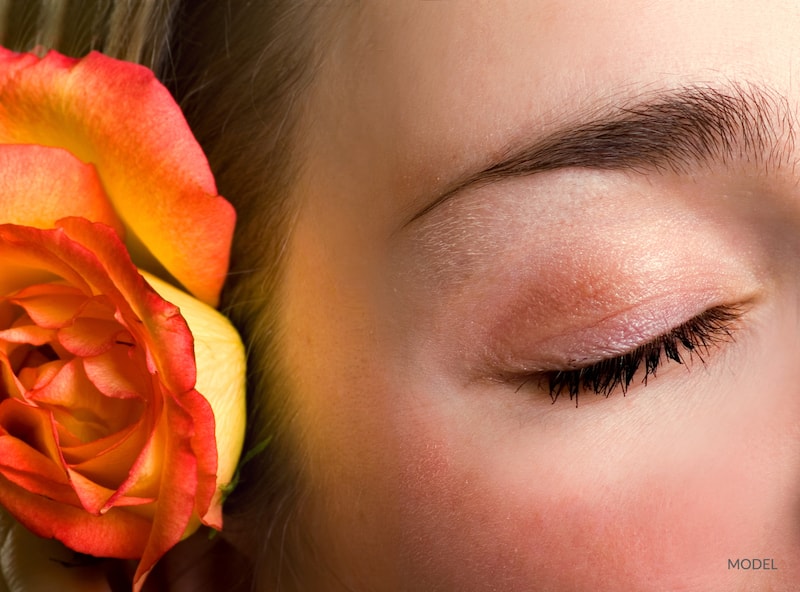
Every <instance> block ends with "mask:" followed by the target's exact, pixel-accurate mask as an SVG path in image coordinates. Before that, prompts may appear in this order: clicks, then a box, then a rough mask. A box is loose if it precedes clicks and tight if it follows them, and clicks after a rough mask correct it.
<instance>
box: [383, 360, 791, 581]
mask: <svg viewBox="0 0 800 592" xmlns="http://www.w3.org/2000/svg"><path fill="white" fill-rule="evenodd" d="M786 368H787V366H786V365H785V364H780V363H775V364H774V366H773V367H772V368H765V369H763V370H764V371H765V372H767V373H769V372H777V373H778V374H772V376H773V377H777V379H774V381H773V382H772V383H771V384H772V386H771V389H770V391H771V392H769V393H766V392H761V393H760V394H761V395H764V396H765V397H772V402H765V401H767V399H766V398H765V399H763V400H758V399H760V398H761V397H759V396H757V395H755V393H759V390H758V388H757V386H756V385H757V384H758V382H759V380H760V379H762V378H763V377H759V376H756V377H753V379H752V380H747V379H744V380H742V381H740V382H739V383H738V384H737V386H738V387H739V388H741V389H743V390H742V392H743V393H749V395H752V397H745V398H744V400H743V402H742V404H741V405H736V404H734V405H732V406H731V409H729V410H727V411H726V410H722V409H713V408H712V407H711V406H709V408H708V409H707V408H706V407H703V406H701V407H700V408H698V409H696V410H695V412H694V413H693V414H688V413H687V414H686V415H684V416H681V421H678V420H677V419H676V418H675V417H672V418H670V419H665V420H663V421H660V420H654V421H653V422H652V424H651V425H650V427H649V428H648V429H643V430H637V429H633V428H632V427H631V425H628V427H627V428H626V427H625V426H626V424H625V423H624V422H623V423H615V424H614V425H611V424H610V423H608V422H605V423H604V422H602V421H598V422H597V424H596V427H595V429H594V430H593V431H592V430H586V428H585V424H580V425H581V427H580V428H577V427H576V430H577V429H581V430H582V432H580V433H578V432H576V433H573V434H571V435H570V434H569V430H564V431H563V433H561V434H560V435H561V436H562V437H559V438H554V437H551V436H552V434H551V433H548V430H547V429H544V430H542V433H541V434H537V433H536V432H537V426H534V425H527V426H521V427H520V426H518V427H517V431H516V433H514V431H513V430H510V431H508V432H507V433H506V434H505V435H499V434H497V433H494V434H492V433H490V431H489V430H486V429H483V428H482V427H481V423H484V422H485V423H488V422H490V421H491V417H492V415H491V412H488V411H487V412H485V413H481V414H479V415H480V419H479V418H476V419H475V421H474V422H470V420H469V418H467V417H464V415H463V414H458V415H457V416H453V415H450V413H449V410H445V407H436V406H427V407H426V408H425V412H424V413H420V414H419V415H416V416H414V417H413V418H411V419H410V420H409V418H406V419H407V420H408V421H406V422H405V423H404V425H405V426H407V429H408V430H409V432H408V433H407V434H406V435H405V436H403V441H404V442H406V443H407V444H406V445H405V446H404V448H403V452H402V457H403V458H404V459H405V460H406V461H407V462H406V465H405V471H404V473H403V478H402V479H400V492H399V496H398V499H399V500H401V501H400V507H401V511H400V513H399V516H400V518H399V521H400V528H399V532H400V533H401V542H400V547H401V549H400V552H399V553H398V555H399V556H402V557H403V561H404V566H403V570H402V572H401V573H403V574H404V575H405V577H406V578H407V580H406V581H407V582H409V584H408V585H409V586H410V585H411V584H410V582H414V583H415V584H416V585H417V586H420V588H419V589H430V590H465V591H467V590H476V591H477V590H504V591H517V590H518V591H528V590H531V589H536V590H554V591H562V590H631V591H633V590H654V589H663V590H667V589H669V590H717V589H738V588H737V587H738V586H745V589H752V587H753V586H755V587H756V588H757V589H763V586H778V588H776V589H782V588H781V587H780V586H781V585H788V583H789V582H796V581H798V577H800V572H798V568H797V564H796V557H798V554H799V553H800V548H799V547H798V543H800V528H798V526H799V525H800V495H799V494H798V492H800V470H798V469H800V462H799V461H798V453H797V451H798V449H800V444H799V443H800V439H798V435H797V431H798V430H797V428H796V427H795V426H794V425H793V424H796V420H794V421H793V420H792V418H796V417H798V411H799V409H798V404H797V403H796V402H790V397H789V396H788V395H789V393H790V392H791V391H790V390H788V385H791V384H797V379H798V377H797V376H792V375H791V372H789V371H787V370H786ZM781 372H782V374H781ZM766 375H769V374H766ZM728 386H730V385H728ZM748 389H749V390H748ZM795 390H796V389H795ZM640 396H642V397H643V396H646V395H645V394H641V395H640ZM792 398H793V399H796V397H792ZM630 400H631V401H633V398H632V397H630ZM644 401H645V400H644V399H642V400H641V401H640V403H644ZM606 403H607V404H609V406H610V405H614V404H615V402H613V401H611V400H609V401H607V402H606ZM626 403H627V400H621V401H619V402H618V404H619V405H620V406H621V405H624V404H626ZM653 405H655V406H657V405H656V404H653ZM641 407H642V408H643V407H644V405H642V406H641ZM438 411H441V413H439V412H438ZM577 411H578V412H580V411H582V410H577ZM636 412H637V410H636V408H635V407H633V406H631V411H630V413H636ZM456 421H457V422H459V423H460V425H461V426H464V427H466V428H467V429H461V428H456V427H453V426H454V425H456V424H455V423H454V422H456ZM576 423H577V422H576ZM448 426H450V427H449V428H448ZM562 427H563V426H562ZM745 557H746V558H751V559H752V558H772V559H774V565H775V567H777V568H778V569H777V570H776V571H761V572H755V571H751V572H742V571H737V570H729V569H728V563H727V562H728V559H732V560H735V559H737V558H745ZM781 583H782V584H781ZM747 586H750V588H748V587H747Z"/></svg>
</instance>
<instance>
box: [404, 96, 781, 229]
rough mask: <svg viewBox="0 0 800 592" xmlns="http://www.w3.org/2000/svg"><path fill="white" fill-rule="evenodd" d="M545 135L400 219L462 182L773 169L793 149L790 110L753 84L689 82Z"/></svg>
mask: <svg viewBox="0 0 800 592" xmlns="http://www.w3.org/2000/svg"><path fill="white" fill-rule="evenodd" d="M580 119H582V121H581V122H579V123H573V124H570V125H566V126H562V127H561V128H560V129H559V130H558V131H556V132H554V133H551V134H548V135H547V136H545V137H543V138H540V139H537V140H534V141H533V142H526V143H523V144H522V145H515V146H511V147H509V148H507V149H506V150H505V151H504V153H503V154H502V155H501V156H500V157H499V158H498V159H497V160H496V161H494V162H492V163H491V164H490V165H489V166H487V167H485V168H483V169H481V170H479V171H478V172H474V173H469V174H466V175H464V176H463V177H462V178H461V179H458V180H457V181H456V182H454V183H453V184H452V185H451V186H449V187H448V188H447V189H446V190H445V191H444V192H443V193H441V194H439V195H438V197H436V198H435V199H434V200H433V201H432V202H430V203H429V204H428V205H427V206H426V207H425V208H423V209H422V210H421V211H419V212H417V213H416V214H415V215H414V216H413V217H412V218H411V219H410V220H409V221H408V222H407V223H406V225H408V224H410V223H411V222H413V221H414V220H417V219H418V218H420V217H422V216H424V215H425V214H427V213H428V212H430V211H431V210H432V209H434V208H436V207H437V206H439V205H440V204H442V203H444V202H445V201H448V200H449V199H451V198H452V197H453V196H455V195H456V194H457V193H459V192H461V191H463V190H464V189H466V188H471V187H475V186H479V185H485V184H490V183H495V182H498V181H501V180H504V179H508V178H513V177H520V176H526V175H533V174H536V173H540V172H544V171H551V170H554V169H561V168H568V167H579V168H591V169H600V170H632V171H638V172H642V173H646V172H652V171H657V172H658V171H660V172H664V171H673V172H675V173H679V174H680V173H685V172H687V171H688V170H690V169H691V168H692V167H696V166H698V165H701V164H703V163H709V162H712V161H714V162H719V163H723V164H725V163H729V162H732V161H742V160H745V161H746V162H750V163H756V164H760V165H761V164H763V165H765V167H767V168H770V167H778V166H780V165H781V164H786V163H787V162H788V159H789V158H791V157H792V154H793V151H794V114H793V112H792V111H791V109H790V108H789V102H788V100H787V99H786V98H785V97H784V96H782V95H781V94H780V93H778V92H776V91H773V90H771V89H768V88H764V87H762V86H758V85H755V84H728V85H727V86H722V87H715V86H703V85H692V86H686V87H681V88H678V89H675V90H669V91H665V92H659V93H654V94H652V95H647V96H644V97H638V98H637V99H635V100H630V101H626V103H625V104H623V105H621V106H618V107H616V108H612V109H610V110H607V111H606V112H604V113H603V114H602V115H600V116H595V117H592V116H588V117H587V116H583V117H582V118H580Z"/></svg>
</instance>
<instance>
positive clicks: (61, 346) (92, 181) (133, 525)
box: [0, 51, 244, 589]
mask: <svg viewBox="0 0 800 592" xmlns="http://www.w3.org/2000/svg"><path fill="white" fill-rule="evenodd" d="M3 143H5V144H3ZM232 228H233V210H232V208H231V206H230V204H228V202H227V201H225V200H224V199H223V198H221V197H219V196H217V195H216V188H215V186H214V182H213V179H212V178H211V175H210V173H209V170H208V165H207V163H206V161H205V158H204V156H203V154H202V152H201V151H200V148H199V147H198V146H197V144H196V143H195V141H194V139H193V138H192V136H191V134H189V132H188V128H187V126H186V123H185V121H184V120H183V118H182V116H181V114H180V111H179V110H178V108H177V106H176V105H175V104H174V102H172V99H171V98H170V97H169V94H168V93H167V91H166V90H164V89H163V88H162V87H161V86H160V85H158V83H157V82H155V80H154V79H153V77H152V75H151V74H149V73H148V72H147V71H146V70H144V69H143V68H140V67H138V66H133V65H131V64H126V63H123V62H117V61H115V60H111V59H109V58H105V57H103V56H101V55H99V54H92V55H90V56H89V57H87V58H85V59H84V60H81V61H76V60H70V59H67V58H64V57H63V56H59V55H58V54H54V53H50V54H48V56H47V57H45V58H44V59H39V58H37V57H35V56H31V55H16V54H10V53H5V52H4V51H2V52H0V371H1V372H2V375H1V376H2V385H1V386H0V505H2V506H3V507H5V508H6V509H7V510H8V511H9V512H10V513H11V514H12V515H13V516H14V517H15V518H16V519H17V520H19V522H21V523H22V524H24V525H25V526H26V527H27V528H29V529H30V530H31V531H33V532H34V533H36V534H38V535H40V536H43V537H53V538H56V539H58V540H60V541H62V542H63V543H64V544H66V545H67V546H68V547H70V548H72V549H74V550H76V551H79V552H82V553H87V554H92V555H97V556H103V557H119V558H138V559H140V563H139V566H138V569H137V572H136V575H135V579H134V582H135V586H134V588H135V589H138V588H139V587H141V585H142V582H143V578H144V576H145V575H146V574H147V573H148V572H149V570H150V569H152V567H153V565H154V564H155V563H156V561H158V559H159V558H160V557H161V556H162V555H163V554H164V553H166V551H167V550H169V549H170V548H171V547H172V546H173V545H174V544H176V543H177V542H178V541H180V540H181V538H183V537H184V536H186V535H188V534H189V533H191V532H192V531H193V530H194V529H196V528H197V527H198V526H199V525H200V524H201V523H204V524H207V525H210V526H212V527H215V528H221V524H222V522H221V520H222V519H221V514H222V512H221V497H222V496H221V492H222V489H223V488H224V486H225V485H226V484H227V483H228V482H229V481H230V480H231V478H232V475H233V472H234V469H235V465H236V462H237V459H238V455H239V452H240V449H241V443H242V438H243V432H244V365H243V364H244V362H243V360H244V355H243V348H242V345H241V342H240V341H239V339H238V336H237V335H236V333H235V331H234V330H233V328H232V327H231V326H230V324H229V323H228V322H227V321H226V320H225V319H224V317H222V316H221V315H219V314H218V313H217V312H216V311H214V310H213V309H212V308H210V307H209V306H208V305H206V304H203V303H201V302H199V301H197V300H195V299H194V298H192V297H191V296H189V295H188V294H186V293H184V292H182V291H181V290H180V289H178V288H176V287H175V286H173V285H171V284H170V283H169V282H173V283H174V282H176V281H177V282H180V284H181V285H182V286H183V287H185V288H187V289H188V290H190V291H191V292H192V293H194V294H195V295H196V296H198V297H199V298H201V299H202V300H204V301H205V302H208V303H212V304H213V303H216V301H217V298H218V295H219V291H220V288H221V285H222V281H223V279H224V276H225V273H226V271H227V261H228V250H229V245H230V241H231V234H232ZM122 237H125V238H124V242H123V238H122ZM137 267H138V268H139V269H137ZM142 269H146V270H148V271H150V272H152V273H154V274H155V276H161V278H162V279H158V278H157V277H155V276H154V275H150V274H148V273H146V272H144V271H142V272H141V273H143V274H144V275H145V277H146V278H147V281H145V279H144V278H143V277H142V275H140V270H142ZM164 279H166V280H167V281H166V282H165V281H163V280H164ZM148 282H149V283H148ZM151 285H152V287H151ZM154 288H155V289H154ZM156 290H157V291H158V292H156ZM159 293H160V294H161V295H159ZM162 296H163V297H162ZM165 298H166V300H165Z"/></svg>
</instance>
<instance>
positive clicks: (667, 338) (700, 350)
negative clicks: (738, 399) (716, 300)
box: [517, 304, 745, 406]
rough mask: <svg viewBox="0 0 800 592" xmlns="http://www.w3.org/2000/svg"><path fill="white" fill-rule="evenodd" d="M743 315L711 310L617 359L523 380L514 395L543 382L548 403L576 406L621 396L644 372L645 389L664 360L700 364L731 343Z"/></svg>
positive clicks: (736, 310)
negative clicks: (587, 398)
mask: <svg viewBox="0 0 800 592" xmlns="http://www.w3.org/2000/svg"><path fill="white" fill-rule="evenodd" d="M744 312H745V311H744V306H743V305H738V304H737V305H720V306H716V307H712V308H710V309H707V310H705V311H704V312H702V313H700V314H699V315H697V316H695V317H693V318H691V319H689V320H688V321H686V322H684V323H682V324H680V325H678V326H677V327H674V328H672V329H670V330H669V331H667V332H666V333H664V334H662V335H660V336H658V337H656V338H655V339H652V340H650V341H647V342H645V343H642V344H640V345H637V346H635V347H634V348H632V349H631V350H629V351H626V352H623V353H622V354H620V355H616V356H610V357H605V358H602V359H600V360H598V361H597V362H594V363H591V364H584V365H581V366H579V367H564V368H560V369H555V370H550V371H547V372H537V373H530V374H528V375H527V376H525V377H523V380H522V382H521V384H520V385H519V387H518V388H517V390H520V389H521V388H522V387H523V386H525V385H526V384H527V383H529V382H531V381H532V380H536V381H537V384H539V385H540V386H541V383H542V382H543V381H544V380H546V381H547V383H548V386H547V389H543V390H547V391H549V394H550V398H551V399H552V402H553V403H555V402H556V400H557V399H558V398H559V396H561V395H562V394H565V393H566V394H568V395H569V398H570V400H572V398H573V397H575V404H576V406H577V404H578V395H579V393H581V392H590V393H591V392H593V393H594V394H602V395H605V396H606V397H608V396H609V395H610V394H611V393H612V392H614V391H615V390H617V389H619V390H621V391H622V393H623V395H624V394H625V393H626V392H627V389H628V388H629V387H630V386H631V385H632V384H633V383H634V377H635V376H637V375H641V374H642V373H643V377H642V380H641V382H643V383H644V384H645V385H647V380H648V377H650V376H652V377H653V378H655V376H656V370H657V369H658V368H659V367H660V366H661V365H663V364H664V363H667V362H669V361H673V362H677V363H679V364H683V363H684V362H685V361H687V358H688V359H691V360H693V359H694V357H695V356H696V357H697V358H698V359H699V360H700V361H701V362H702V363H703V364H705V362H706V357H708V356H709V355H711V354H712V353H713V352H712V349H713V348H714V347H715V346H718V345H721V344H723V343H724V342H729V341H732V333H733V331H734V330H735V329H736V328H737V324H738V322H739V319H740V318H741V316H742V315H743V314H744ZM681 350H683V352H684V353H683V354H682V353H681ZM687 354H688V355H687Z"/></svg>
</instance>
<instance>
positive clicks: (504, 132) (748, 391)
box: [285, 0, 800, 591]
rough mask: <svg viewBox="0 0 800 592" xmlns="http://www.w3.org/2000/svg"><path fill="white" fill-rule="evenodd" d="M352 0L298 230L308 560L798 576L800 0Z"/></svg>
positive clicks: (435, 570) (345, 571)
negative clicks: (359, 2) (311, 547)
mask: <svg viewBox="0 0 800 592" xmlns="http://www.w3.org/2000/svg"><path fill="white" fill-rule="evenodd" d="M349 10H350V12H349V13H348V14H345V15H344V16H343V18H342V19H341V20H340V21H338V22H336V23H335V24H332V27H334V29H333V32H332V33H331V34H332V36H333V37H335V41H334V43H333V46H332V47H330V48H329V49H328V51H327V53H326V57H325V61H324V63H323V67H322V70H321V72H320V74H319V77H318V81H317V85H316V86H315V88H314V91H313V93H312V96H311V101H310V104H309V105H308V109H307V118H306V123H307V131H306V138H307V140H308V150H307V153H306V155H305V162H304V165H305V168H304V172H303V174H302V176H301V179H300V182H299V183H298V185H297V188H296V195H294V196H293V199H295V200H296V201H297V203H298V204H299V213H298V217H297V220H296V226H295V229H294V233H293V235H292V238H291V241H290V243H289V245H288V247H287V252H288V255H289V257H288V272H287V283H286V293H285V302H286V318H285V322H286V330H287V332H286V336H285V339H286V343H287V348H288V352H289V358H288V363H289V370H290V373H291V375H292V376H293V377H294V384H293V387H294V392H295V394H296V397H297V398H296V404H297V407H298V413H297V417H296V429H297V433H298V435H299V436H300V437H301V439H302V441H303V442H304V445H305V447H306V448H305V450H304V451H303V454H304V456H303V460H304V462H305V466H306V468H307V472H308V475H309V476H310V479H311V485H312V495H311V499H312V504H310V506H309V508H311V509H310V510H309V511H310V512H311V514H312V515H311V516H310V517H307V518H306V520H307V522H308V527H309V528H310V529H311V533H312V534H311V538H312V539H313V540H314V542H315V544H316V546H317V547H318V548H319V549H320V552H321V553H322V554H323V556H324V562H325V565H327V568H328V569H329V572H328V573H327V575H328V576H329V577H330V578H331V580H330V581H329V582H325V583H324V586H325V587H320V588H316V589H330V590H332V589H334V588H335V586H334V581H335V580H338V581H339V582H340V583H341V584H342V587H343V588H347V587H349V588H350V589H353V590H359V591H360V590H381V591H383V590H387V591H390V590H391V591H393V590H398V591H399V590H408V591H417V590H458V591H469V590H479V591H486V590H502V591H523V590H524V591H530V590H570V591H575V590H587V591H588V590H591V591H595V590H630V591H635V590H687V591H689V590H697V591H701V590H702V591H707V590H726V591H727V590H754V589H758V590H788V589H790V588H791V587H792V586H795V585H796V584H797V582H798V581H800V363H798V360H799V359H800V166H798V164H799V163H800V142H798V141H796V140H797V139H798V138H796V136H797V135H800V123H798V122H799V121H800V114H798V107H800V86H798V80H800V35H798V32H799V31H800V3H798V2H792V1H777V0H776V1H771V2H760V3H754V2H752V0H747V1H744V0H742V1H731V0H725V1H722V0H720V1H711V0H709V1H706V2H649V1H646V0H628V1H626V2H605V3H598V2H595V1H593V0H572V1H568V2H565V1H559V2H551V1H545V0H541V1H533V0H524V1H520V2H511V1H508V2H506V1H503V2H500V1H494V2H485V3H478V2H448V1H442V2H413V3H411V2H375V3H365V4H364V5H363V6H358V7H355V6H354V7H351V8H350V9H349ZM494 165H496V166H494ZM493 166H494V168H492V167H493ZM662 336H664V337H663V339H660V340H659V338H660V337H662ZM648 344H650V345H648ZM639 346H645V347H644V348H642V349H637V348H638V347H639ZM692 348H693V351H690V350H691V349H692ZM631 352H633V353H631ZM625 354H629V355H627V356H625ZM670 354H671V356H672V358H680V359H681V360H682V361H683V362H684V363H683V364H680V363H678V362H677V361H675V359H670ZM608 359H611V360H613V361H611V362H603V360H608ZM637 360H638V361H639V364H638V367H637V365H636V361H637ZM656 360H659V361H660V365H658V366H657V367H656V366H655V361H656ZM598 363H600V365H599V366H598ZM581 369H583V371H582V372H581ZM559 370H561V371H566V372H567V374H561V375H559V374H557V372H558V371H559ZM645 378H646V379H647V380H646V384H645V382H644V379H645ZM628 382H629V384H628V385H627V388H626V389H623V386H624V385H625V383H628ZM615 383H621V384H616V385H615ZM551 387H552V388H551ZM559 388H560V389H561V392H560V395H559V396H558V397H557V398H556V400H555V402H553V400H552V399H553V398H555V395H556V394H557V393H558V392H559ZM570 390H572V391H573V393H574V392H576V391H577V401H576V397H575V396H573V397H571V398H570ZM595 390H598V391H600V394H595V392H594V391H595ZM623 390H625V391H626V392H625V393H623ZM605 394H609V396H608V397H605V396H604V395H605ZM737 560H738V563H737ZM756 566H760V567H761V569H753V567H756ZM745 567H750V568H751V569H744V568H745ZM764 568H768V569H764ZM320 585H322V584H320Z"/></svg>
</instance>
